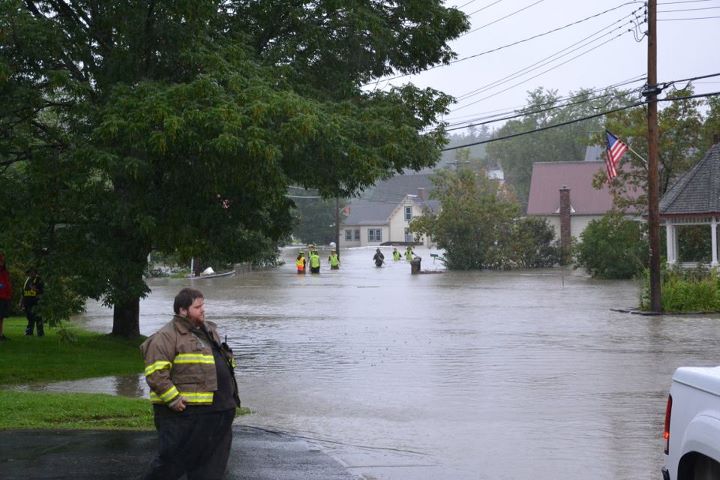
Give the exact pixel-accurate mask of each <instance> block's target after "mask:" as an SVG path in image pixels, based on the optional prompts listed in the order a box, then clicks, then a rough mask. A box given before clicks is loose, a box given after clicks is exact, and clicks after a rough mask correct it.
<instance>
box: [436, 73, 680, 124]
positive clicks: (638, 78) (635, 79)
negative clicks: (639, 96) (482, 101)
mask: <svg viewBox="0 0 720 480" xmlns="http://www.w3.org/2000/svg"><path fill="white" fill-rule="evenodd" d="M641 80H645V75H644V74H643V75H635V76H634V77H632V78H630V79H627V80H622V81H620V82H617V83H614V84H612V85H608V86H606V87H602V88H594V89H591V90H587V91H586V92H582V93H588V94H593V93H597V92H601V91H607V90H608V89H611V88H617V87H621V86H623V85H627V84H630V83H635V82H639V81H641ZM677 81H682V80H677ZM631 91H632V90H631ZM610 95H613V93H607V94H605V95H601V96H599V97H595V98H602V97H604V96H610ZM578 96H579V95H577V94H576V95H572V96H564V97H558V98H557V99H555V100H554V101H552V102H545V103H541V104H537V105H535V107H545V106H548V105H556V104H557V102H564V101H569V100H572V99H574V98H577V97H578ZM526 107H527V105H522V106H519V107H514V108H511V109H508V108H505V109H500V110H493V111H490V112H487V113H494V114H493V115H485V116H480V117H478V116H477V115H479V114H473V117H474V118H473V119H471V120H466V121H462V122H461V121H458V122H455V123H448V125H449V126H453V127H455V126H458V125H462V124H465V123H471V122H476V121H481V120H490V119H493V118H496V117H502V116H506V115H511V114H515V113H517V112H518V111H521V110H522V109H524V108H526ZM495 112H501V113H495ZM529 113H533V112H529ZM486 123H492V122H486ZM479 125H482V124H473V125H465V126H462V127H459V128H470V127H474V126H479ZM459 128H450V129H448V130H458V129H459Z"/></svg>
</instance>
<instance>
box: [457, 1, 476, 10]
mask: <svg viewBox="0 0 720 480" xmlns="http://www.w3.org/2000/svg"><path fill="white" fill-rule="evenodd" d="M475 2H477V0H470V1H469V2H467V3H463V4H462V5H460V6H459V7H455V8H457V9H458V10H460V9H461V8H463V7H467V6H468V5H470V4H471V3H475Z"/></svg>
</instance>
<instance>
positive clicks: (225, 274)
mask: <svg viewBox="0 0 720 480" xmlns="http://www.w3.org/2000/svg"><path fill="white" fill-rule="evenodd" d="M230 275H235V270H230V271H229V272H222V273H201V274H200V275H188V276H187V278H191V279H198V278H218V277H229V276H230Z"/></svg>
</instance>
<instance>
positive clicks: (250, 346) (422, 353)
mask: <svg viewBox="0 0 720 480" xmlns="http://www.w3.org/2000/svg"><path fill="white" fill-rule="evenodd" d="M391 250H392V249H391V248H388V249H387V250H386V252H385V256H386V258H391V256H390V251H391ZM373 252H374V249H356V250H350V251H342V252H341V253H342V258H341V261H342V266H341V270H339V271H330V270H325V268H327V266H326V265H323V271H322V273H321V274H320V275H309V274H308V275H297V274H296V273H295V272H294V262H293V258H294V252H293V251H288V252H287V255H286V257H287V258H286V260H287V262H288V263H287V264H286V265H285V266H283V267H281V268H279V269H276V270H273V271H264V272H253V273H248V274H243V275H238V276H235V277H225V278H216V279H198V280H192V281H190V280H169V279H168V280H157V281H154V282H153V283H152V285H151V287H152V290H153V291H152V294H151V295H150V296H149V297H148V298H147V299H145V300H144V301H143V302H142V304H141V331H142V333H143V334H150V333H152V332H153V331H155V330H156V329H157V328H159V327H160V326H161V325H162V324H163V323H164V322H166V321H167V320H168V319H169V318H170V314H171V309H172V298H173V296H174V295H175V293H176V292H177V291H178V290H179V288H180V287H182V286H184V285H186V284H190V283H192V284H193V285H195V286H197V287H199V288H201V289H202V290H203V291H204V292H205V294H206V297H207V298H206V314H207V315H208V318H209V319H211V320H213V321H215V322H217V323H218V324H219V329H220V331H221V332H223V333H226V334H227V337H228V343H230V345H231V346H232V347H233V348H234V350H235V352H236V353H237V354H238V356H239V364H240V369H239V373H238V377H239V383H240V388H241V396H242V399H243V404H244V405H245V406H248V407H250V408H251V409H252V410H253V411H254V412H255V413H254V414H252V415H250V416H246V417H243V418H241V419H239V420H238V421H240V422H242V423H246V424H251V425H257V426H263V427H268V428H272V429H280V430H285V431H289V432H292V433H295V434H297V435H301V436H304V437H307V438H310V439H313V440H314V441H316V442H317V443H319V444H321V445H322V446H323V447H324V448H326V449H327V450H329V451H330V452H331V453H333V454H334V455H335V456H336V457H337V458H339V459H340V460H341V461H343V462H344V463H345V464H346V465H348V467H349V468H350V469H351V471H353V472H355V473H357V474H358V475H363V476H365V477H366V478H379V479H408V480H409V479H413V480H415V479H438V478H447V479H493V480H496V479H520V478H533V479H541V480H543V479H548V480H549V479H556V478H564V477H568V472H582V473H577V474H576V478H594V479H617V478H623V479H625V478H627V479H656V478H658V477H659V475H658V473H659V469H660V466H661V464H662V453H661V450H662V448H661V445H662V443H661V439H660V432H661V431H662V421H663V414H664V406H665V398H666V392H667V389H668V387H669V383H670V377H671V375H672V372H673V371H674V369H675V368H676V367H677V366H680V365H716V364H718V363H720V362H718V359H717V356H716V355H715V353H714V352H716V351H717V343H718V342H717V339H718V337H719V334H720V323H718V319H717V318H710V317H643V316H635V315H627V314H622V313H616V312H612V311H610V309H611V308H614V307H631V306H634V305H636V303H637V297H638V289H637V286H636V285H635V284H634V283H632V282H600V281H593V280H591V279H588V278H586V277H584V276H582V275H581V274H579V273H578V272H572V271H566V272H562V271H560V270H543V271H525V272H502V273H498V272H447V273H443V274H438V275H414V276H411V275H410V266H409V264H407V263H406V262H405V261H401V262H397V263H395V262H392V260H390V261H389V262H388V263H387V265H386V266H385V267H383V268H376V267H375V266H374V265H373V263H372V260H371V259H372V255H373ZM419 254H420V255H421V256H423V257H424V258H425V260H423V263H424V264H423V268H433V269H437V268H439V267H440V265H439V264H438V263H436V264H433V263H432V261H427V259H430V256H429V252H427V251H426V250H421V251H420V252H419ZM321 258H323V260H324V259H326V258H327V252H321ZM79 321H81V322H82V323H84V324H86V325H87V326H89V327H90V328H93V329H98V330H100V331H109V330H110V326H111V323H112V315H111V312H110V311H109V310H105V309H103V308H101V307H99V306H97V305H94V304H93V305H90V306H89V311H88V313H87V315H85V316H83V317H82V318H80V319H79ZM126 380H127V384H126V383H125V381H123V382H116V383H115V384H112V385H110V388H111V389H115V391H119V390H122V391H123V392H136V393H138V392H140V391H141V390H143V389H144V388H145V387H144V381H143V380H142V379H137V378H135V379H126ZM83 383H87V381H83ZM120 383H122V386H119V384H120ZM572 476H573V475H572V474H571V475H570V477H572Z"/></svg>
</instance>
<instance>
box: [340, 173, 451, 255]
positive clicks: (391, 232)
mask: <svg viewBox="0 0 720 480" xmlns="http://www.w3.org/2000/svg"><path fill="white" fill-rule="evenodd" d="M430 176H431V175H430V174H417V175H398V176H395V177H392V178H390V179H388V180H383V181H380V182H378V183H377V184H376V185H375V187H374V188H373V189H372V190H370V191H369V192H367V193H366V194H365V195H364V196H363V197H362V198H358V199H354V200H353V201H352V202H351V203H350V204H349V205H348V206H347V207H346V208H345V211H344V214H345V219H344V220H343V221H342V223H341V226H340V245H339V246H340V247H341V248H349V247H364V246H368V245H373V246H374V245H384V244H390V243H397V244H402V243H415V237H414V235H413V234H412V233H410V230H409V225H410V221H411V220H412V219H413V218H414V217H417V216H420V215H422V213H423V210H424V209H425V208H429V209H430V210H432V211H437V209H438V208H439V206H440V203H439V202H438V201H436V200H430V199H429V194H430V192H431V191H432V189H433V185H432V182H431V181H430ZM418 243H421V244H423V245H426V246H430V241H429V240H428V239H427V238H424V237H423V238H421V239H420V242H418Z"/></svg>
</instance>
